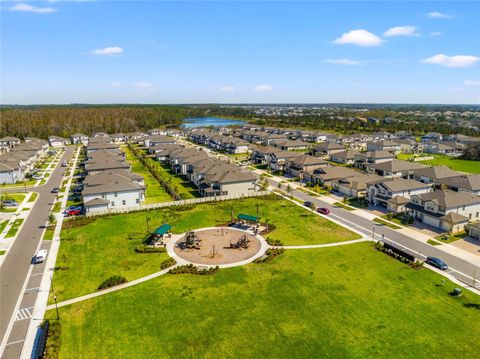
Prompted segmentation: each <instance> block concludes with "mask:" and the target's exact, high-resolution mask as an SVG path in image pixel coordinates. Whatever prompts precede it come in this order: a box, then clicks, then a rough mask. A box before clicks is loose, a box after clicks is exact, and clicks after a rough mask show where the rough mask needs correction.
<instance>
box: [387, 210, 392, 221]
mask: <svg viewBox="0 0 480 359" xmlns="http://www.w3.org/2000/svg"><path fill="white" fill-rule="evenodd" d="M387 219H388V220H392V219H393V213H392V212H388V213H387Z"/></svg>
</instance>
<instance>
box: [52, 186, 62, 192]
mask: <svg viewBox="0 0 480 359" xmlns="http://www.w3.org/2000/svg"><path fill="white" fill-rule="evenodd" d="M51 192H52V193H58V192H60V188H58V187H53V189H52V190H51Z"/></svg>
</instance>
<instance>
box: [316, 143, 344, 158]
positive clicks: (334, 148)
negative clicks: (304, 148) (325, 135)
mask: <svg viewBox="0 0 480 359" xmlns="http://www.w3.org/2000/svg"><path fill="white" fill-rule="evenodd" d="M344 150H345V147H344V146H342V145H339V144H338V143H333V142H323V143H319V144H318V145H316V146H315V147H314V148H312V149H311V150H310V152H309V154H311V155H312V156H315V157H321V158H329V157H330V156H331V155H332V154H334V153H338V152H342V151H344Z"/></svg>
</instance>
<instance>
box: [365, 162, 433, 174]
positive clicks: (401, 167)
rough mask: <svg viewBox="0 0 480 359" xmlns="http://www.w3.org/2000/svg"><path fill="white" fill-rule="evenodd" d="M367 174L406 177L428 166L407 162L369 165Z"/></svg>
mask: <svg viewBox="0 0 480 359" xmlns="http://www.w3.org/2000/svg"><path fill="white" fill-rule="evenodd" d="M365 167H366V169H367V172H370V173H376V174H378V175H379V176H382V177H405V178H410V177H412V176H413V171H414V170H417V169H420V168H424V167H426V166H424V165H421V164H418V163H414V162H407V161H400V160H392V161H387V162H381V163H374V164H367V165H366V166H365Z"/></svg>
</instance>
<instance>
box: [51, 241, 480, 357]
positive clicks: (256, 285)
mask: <svg viewBox="0 0 480 359" xmlns="http://www.w3.org/2000/svg"><path fill="white" fill-rule="evenodd" d="M442 278H443V277H440V276H439V275H437V274H436V273H434V272H432V271H429V270H426V269H422V270H419V271H416V270H413V269H410V268H409V267H408V266H406V265H405V264H403V263H401V262H399V261H397V260H395V259H393V258H391V257H388V256H386V255H384V254H382V253H379V252H376V251H374V250H373V249H372V247H371V245H370V244H366V243H361V244H355V245H349V246H343V247H331V248H323V249H311V250H291V251H287V252H286V253H285V254H283V255H282V256H280V257H278V258H276V259H275V260H273V261H272V262H269V263H264V264H249V265H247V266H244V267H237V268H230V269H223V270H220V272H218V273H217V274H215V275H212V276H195V275H165V276H162V277H159V278H157V279H154V280H151V281H148V282H145V283H143V284H140V285H137V286H134V287H131V288H128V289H124V290H121V291H118V292H115V293H112V294H108V295H106V296H102V297H98V298H95V299H91V300H88V301H85V302H81V303H77V304H74V305H71V306H68V307H64V308H60V317H61V324H62V334H61V349H60V356H59V357H60V358H72V357H75V358H89V359H90V358H106V357H109V358H239V357H241V358H302V359H303V358H342V359H343V358H387V357H389V358H411V357H415V358H436V357H442V358H449V357H457V356H458V355H459V353H463V354H460V356H461V357H464V358H474V357H476V356H477V355H478V352H479V351H480V342H479V341H478V337H477V336H476V335H474V333H478V332H480V310H479V307H480V298H479V297H478V296H475V295H473V294H471V293H468V292H467V291H465V293H464V295H463V296H462V297H459V298H454V297H451V296H449V295H448V293H449V292H450V291H451V290H452V289H453V287H454V284H453V283H451V282H449V281H447V283H446V284H445V286H441V285H440V283H441V281H442ZM47 317H49V318H52V319H54V318H55V311H54V310H53V311H49V312H47ZM120 343H121V344H120Z"/></svg>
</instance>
